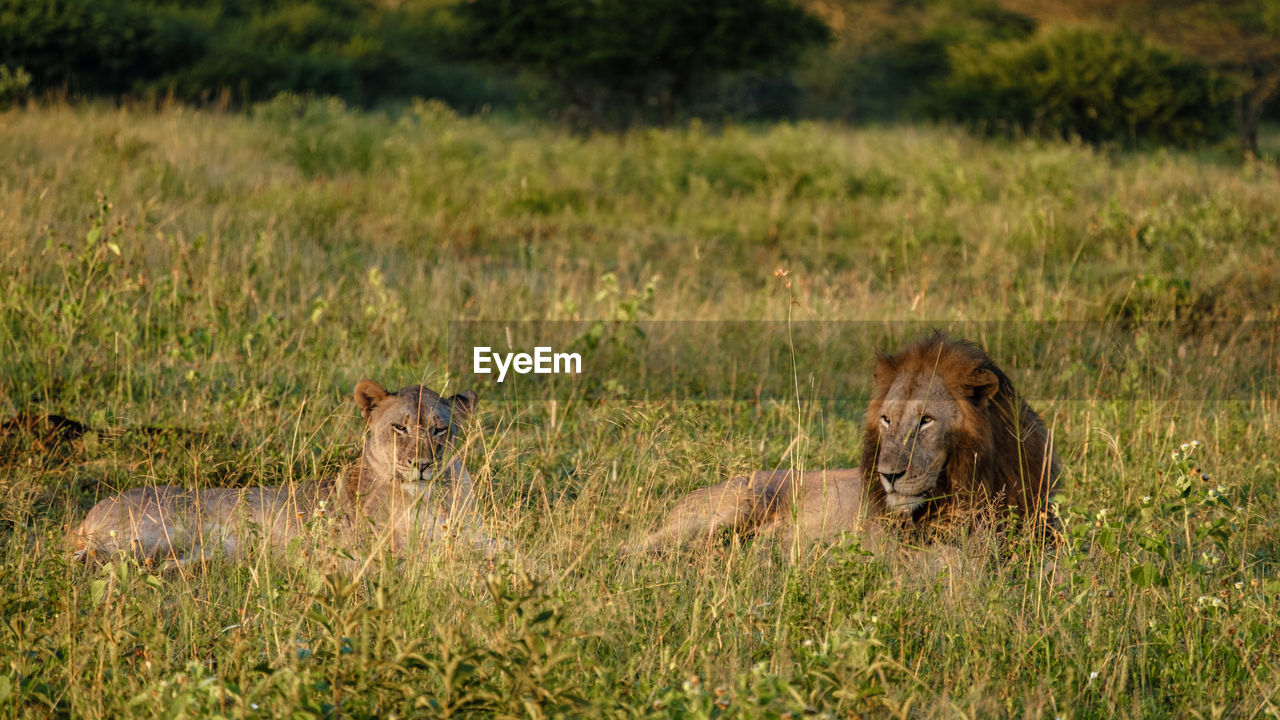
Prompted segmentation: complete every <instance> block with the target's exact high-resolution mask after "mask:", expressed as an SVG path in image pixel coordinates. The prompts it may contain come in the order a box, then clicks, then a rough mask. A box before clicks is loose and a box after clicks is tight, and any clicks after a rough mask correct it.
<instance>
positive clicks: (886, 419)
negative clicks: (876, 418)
mask: <svg viewBox="0 0 1280 720" xmlns="http://www.w3.org/2000/svg"><path fill="white" fill-rule="evenodd" d="M880 422H882V423H884V426H885V427H889V416H888V415H881V416H880Z"/></svg>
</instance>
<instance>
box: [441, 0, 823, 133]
mask: <svg viewBox="0 0 1280 720" xmlns="http://www.w3.org/2000/svg"><path fill="white" fill-rule="evenodd" d="M458 14H459V17H460V20H461V24H462V28H463V35H464V37H465V39H466V42H467V44H468V46H469V48H470V50H471V52H472V53H473V54H474V55H475V56H477V57H480V58H484V59H488V60H494V61H498V62H501V63H506V64H512V65H518V66H524V67H527V68H530V69H533V70H536V71H538V72H540V73H543V74H545V75H546V76H547V77H549V78H550V79H551V80H552V81H553V82H554V83H555V84H556V86H557V87H558V88H559V90H560V91H561V92H562V93H563V95H564V96H565V98H566V99H567V100H568V101H569V102H570V103H572V104H573V105H574V106H576V107H577V108H578V109H579V110H582V111H585V112H586V115H587V119H589V120H591V121H593V122H598V121H600V120H601V119H604V116H605V115H613V118H614V119H622V118H620V117H619V111H621V113H622V114H626V115H631V116H632V117H634V114H635V113H636V112H642V111H643V109H644V108H645V107H649V106H654V105H656V106H658V107H659V108H660V109H661V110H662V112H663V115H664V118H665V119H670V118H671V115H672V112H673V111H674V109H675V108H676V107H687V106H688V103H689V101H690V100H691V98H692V97H693V95H694V93H695V92H696V90H697V89H698V86H699V84H700V83H702V82H704V81H706V80H710V79H712V78H714V77H715V76H717V75H721V74H723V73H728V72H733V71H739V70H750V69H771V68H786V67H791V66H793V65H794V64H795V63H796V62H797V61H798V60H799V58H800V55H801V53H802V52H803V51H804V50H805V49H806V48H808V47H810V46H813V45H817V44H822V43H825V42H826V41H827V40H828V37H829V31H828V30H827V27H826V26H825V25H824V24H823V23H822V21H821V20H819V19H818V18H816V17H814V16H813V15H810V14H809V13H808V12H806V11H805V10H804V9H802V8H800V7H798V6H797V5H795V4H793V3H792V2H789V0H701V1H700V2H686V1H685V0H469V1H468V2H465V3H462V4H461V5H460V6H459V7H458ZM619 103H622V104H623V105H625V106H626V107H620V106H619ZM627 119H630V118H627Z"/></svg>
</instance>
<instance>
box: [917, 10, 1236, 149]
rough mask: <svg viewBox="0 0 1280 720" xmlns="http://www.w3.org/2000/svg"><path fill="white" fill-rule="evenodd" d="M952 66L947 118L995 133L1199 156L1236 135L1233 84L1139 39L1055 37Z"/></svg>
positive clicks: (965, 53)
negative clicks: (1198, 151)
mask: <svg viewBox="0 0 1280 720" xmlns="http://www.w3.org/2000/svg"><path fill="white" fill-rule="evenodd" d="M951 63H952V72H951V74H950V76H949V77H948V78H947V79H945V80H944V81H942V83H940V86H939V93H938V95H937V98H936V103H937V106H936V110H937V112H938V114H939V115H940V116H942V117H948V118H954V119H959V120H961V121H964V122H967V123H969V124H971V125H974V126H975V127H978V128H980V129H984V130H987V131H996V132H1019V133H1028V134H1032V135H1042V136H1054V137H1078V138H1080V139H1082V140H1085V141H1087V142H1090V143H1095V144H1096V143H1104V142H1118V143H1120V144H1122V145H1127V146H1133V145H1143V144H1158V145H1165V144H1172V145H1180V146H1192V145H1196V144H1199V143H1201V142H1203V141H1205V140H1210V139H1216V138H1219V137H1221V136H1222V135H1223V134H1224V133H1225V132H1226V131H1227V130H1228V129H1229V127H1230V116H1229V111H1228V105H1227V103H1228V101H1229V100H1230V98H1231V97H1232V93H1231V88H1230V86H1229V84H1228V83H1227V82H1226V81H1225V80H1224V79H1221V78H1219V77H1216V76H1215V75H1214V74H1213V73H1211V72H1210V71H1209V70H1208V69H1207V68H1205V67H1204V66H1203V65H1201V64H1199V63H1197V62H1194V61H1191V60H1187V59H1184V58H1181V57H1179V56H1177V55H1174V54H1173V53H1171V52H1169V51H1167V50H1163V49H1161V48H1158V47H1154V46H1152V45H1149V44H1147V43H1145V42H1144V41H1143V40H1141V39H1140V38H1138V37H1136V36H1133V35H1129V34H1124V33H1119V32H1112V31H1099V30H1089V29H1053V30H1048V31H1045V32H1042V33H1040V34H1038V35H1036V36H1034V37H1032V38H1029V39H1027V40H1020V41H1012V42H1006V43H998V44H995V45H992V46H989V47H986V48H981V49H963V50H956V51H954V52H953V53H952V57H951Z"/></svg>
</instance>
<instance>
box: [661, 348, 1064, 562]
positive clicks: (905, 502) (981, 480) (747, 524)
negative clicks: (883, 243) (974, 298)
mask: <svg viewBox="0 0 1280 720" xmlns="http://www.w3.org/2000/svg"><path fill="white" fill-rule="evenodd" d="M862 444H863V450H862V466H861V468H859V469H828V470H812V471H808V472H805V473H801V474H798V475H797V474H795V473H792V472H789V471H776V472H758V473H754V474H753V475H749V476H744V477H738V478H733V479H731V480H728V481H725V482H723V483H720V484H718V485H713V486H711V487H707V488H702V489H699V490H695V491H694V492H692V493H690V494H689V495H687V496H685V497H683V498H681V499H680V500H679V501H678V502H677V503H676V506H675V508H674V509H673V510H672V512H671V514H670V515H669V517H668V518H667V519H666V520H665V521H664V523H663V524H662V526H661V527H659V528H658V529H657V530H656V531H654V532H653V533H651V534H650V535H649V536H648V537H647V538H646V539H645V540H644V541H642V542H641V543H640V544H639V545H637V546H636V549H638V550H642V551H647V550H658V549H662V548H666V547H670V546H673V545H677V544H681V543H685V542H689V541H691V540H695V539H698V538H709V537H712V536H714V535H716V534H717V533H718V532H719V531H720V530H722V529H729V530H732V531H734V532H737V533H742V534H746V535H752V534H774V533H777V532H779V531H788V530H790V531H793V532H794V533H795V534H796V536H798V537H799V538H800V539H801V540H804V541H813V540H824V539H829V538H832V537H835V536H838V535H839V534H840V533H842V532H860V531H863V530H865V529H866V528H867V525H868V524H867V521H868V520H869V519H872V518H879V517H884V516H889V517H898V518H901V519H904V520H906V521H908V522H916V523H929V522H934V521H936V519H937V518H939V517H941V516H943V515H949V514H951V511H953V510H957V509H958V510H961V511H962V512H963V511H974V512H978V511H985V510H991V509H997V510H998V509H999V508H1002V507H1004V506H1009V507H1012V508H1013V509H1014V510H1015V511H1017V512H1018V513H1020V514H1021V515H1023V516H1024V517H1028V518H1031V519H1033V520H1034V521H1036V522H1034V525H1035V526H1036V527H1037V528H1040V529H1041V530H1043V529H1044V528H1048V527H1052V526H1053V524H1054V519H1053V517H1052V514H1051V513H1050V511H1049V506H1048V499H1049V497H1050V495H1051V494H1052V492H1053V490H1054V488H1055V487H1056V483H1057V477H1058V464H1057V458H1056V456H1055V455H1054V453H1053V447H1052V440H1051V438H1050V436H1049V433H1048V431H1047V430H1046V428H1045V426H1044V424H1043V423H1042V422H1041V421H1040V418H1039V417H1037V416H1036V414H1035V413H1034V412H1033V411H1032V410H1031V408H1029V407H1028V406H1027V405H1026V403H1024V402H1023V401H1022V400H1021V398H1019V397H1018V395H1017V394H1016V393H1015V391H1014V390H1013V387H1012V385H1011V384H1010V383H1009V379H1008V378H1007V377H1006V376H1005V375H1004V373H1003V372H1001V371H1000V369H999V368H997V367H996V365H995V363H994V362H993V361H992V360H991V358H989V357H987V356H986V354H985V353H983V352H982V351H981V350H980V349H978V348H977V347H976V346H974V345H971V344H968V343H962V342H955V341H951V340H948V339H946V338H945V337H942V336H940V335H939V336H934V337H931V338H928V339H926V340H922V341H920V342H917V343H915V344H913V345H911V346H909V347H907V348H906V349H905V350H903V351H902V352H900V353H897V354H894V355H881V356H880V357H879V358H877V361H876V367H875V384H874V388H873V391H872V397H871V402H870V404H869V405H868V407H867V414H866V423H865V427H864V433H863V440H862Z"/></svg>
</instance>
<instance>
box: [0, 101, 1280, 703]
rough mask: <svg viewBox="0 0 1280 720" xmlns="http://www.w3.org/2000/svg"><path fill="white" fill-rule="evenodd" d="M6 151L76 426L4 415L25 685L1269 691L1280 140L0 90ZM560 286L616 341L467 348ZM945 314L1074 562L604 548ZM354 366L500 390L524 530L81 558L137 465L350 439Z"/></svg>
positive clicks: (54, 362) (9, 698)
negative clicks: (543, 373)
mask: <svg viewBox="0 0 1280 720" xmlns="http://www.w3.org/2000/svg"><path fill="white" fill-rule="evenodd" d="M0 159H2V162H0V283H2V288H0V317H2V318H3V319H2V321H0V364H2V366H3V374H2V376H0V391H2V394H0V406H2V407H0V415H2V416H3V417H4V418H19V419H21V418H24V417H29V416H30V415H31V414H35V415H39V414H43V413H58V414H61V415H64V416H67V417H69V418H72V419H74V420H77V421H80V422H83V423H85V424H87V425H89V426H90V427H92V428H94V430H93V431H90V432H88V433H86V434H84V435H83V436H81V437H78V438H74V439H69V440H65V441H62V440H60V439H59V438H58V437H57V436H56V434H52V433H49V432H45V431H44V430H42V429H41V428H39V427H36V428H30V427H28V426H27V425H26V424H25V423H24V422H19V421H17V420H15V421H11V422H8V423H7V424H6V425H5V434H4V436H3V437H0V443H3V445H0V452H2V454H0V464H2V470H0V608H2V609H3V610H2V612H0V619H2V621H3V622H2V623H0V716H4V717H85V718H97V717H133V716H136V717H153V716H168V717H177V716H187V717H194V716H212V715H222V716H228V717H242V716H245V717H258V716H290V717H308V716H342V717H361V716H374V715H378V716H392V715H400V716H437V715H438V716H448V715H467V714H473V715H482V716H488V715H511V716H529V717H541V716H554V715H566V716H616V717H633V716H652V717H667V716H672V717H711V716H719V717H783V716H788V715H789V716H791V717H801V716H805V715H808V714H818V715H825V716H837V717H845V716H859V715H867V716H883V717H922V718H923V717H957V716H963V717H993V716H1017V717H1117V716H1118V717H1162V716H1169V715H1173V716H1178V717H1218V716H1224V715H1225V716H1229V717H1246V718H1247V717H1255V716H1260V715H1263V716H1265V715H1273V716H1274V715H1276V714H1277V705H1280V647H1278V645H1277V644H1278V643H1280V617H1277V615H1278V611H1277V608H1278V607H1280V604H1278V603H1277V595H1278V594H1280V580H1277V578H1276V573H1277V569H1278V567H1280V541H1278V540H1277V538H1280V520H1278V519H1277V518H1278V517H1280V512H1278V511H1280V497H1278V496H1277V480H1278V478H1277V474H1278V469H1280V462H1278V460H1277V449H1276V437H1277V435H1278V434H1280V397H1278V396H1277V383H1276V380H1277V374H1278V373H1280V367H1277V359H1278V358H1280V348H1277V346H1276V343H1277V340H1280V338H1278V337H1277V329H1276V328H1277V323H1278V322H1280V310H1278V308H1280V279H1278V278H1280V259H1277V255H1276V251H1275V238H1276V237H1277V234H1278V231H1280V173H1277V170H1276V168H1275V167H1274V166H1273V165H1271V164H1268V163H1238V162H1234V161H1230V160H1226V159H1222V158H1218V157H1216V156H1202V157H1201V156H1195V155H1189V154H1172V153H1170V154H1166V153H1156V154H1115V153H1109V152H1106V151H1099V150H1094V149H1090V148H1087V147H1082V146H1077V145H1071V144H1053V143H1039V142H1030V141H1027V142H1020V141H1001V142H991V141H983V140H978V139H974V138H972V137H970V136H968V135H966V134H964V133H961V132H959V131H954V130H949V129H943V128H928V127H903V128H891V129H874V128H873V129H848V128H844V127H840V126H828V125H821V124H802V125H779V126H770V127H759V128H743V127H726V128H717V129H710V128H700V127H692V128H687V129H677V130H651V131H635V132H632V133H629V134H625V135H621V136H616V135H606V136H579V135H570V134H565V133H561V132H559V131H556V130H554V129H549V128H546V127H544V126H539V125H536V124H528V123H524V122H519V121H511V120H504V119H498V118H458V117H455V116H453V115H452V114H451V113H449V112H448V111H447V110H444V109H443V108H441V107H437V106H432V105H419V106H415V107H414V108H412V109H411V110H410V111H408V112H406V113H405V114H404V115H403V116H401V117H398V118H388V117H385V116H380V115H366V114H360V113H355V112H350V111H347V110H344V109H342V108H341V107H339V106H337V105H333V104H328V103H324V102H312V103H303V102H301V101H294V100H290V99H283V100H278V101H276V102H274V103H271V104H269V105H267V106H263V107H260V108H258V109H257V110H256V111H255V112H254V113H253V114H251V115H247V116H246V115H224V114H218V113H213V112H197V111H192V110H187V109H180V108H170V109H165V110H161V111H136V110H129V109H116V108H107V107H101V106H88V107H67V106H52V107H45V108H37V109H26V110H15V111H10V112H8V113H5V114H3V115H0ZM779 269H786V270H787V271H789V273H788V274H786V275H785V276H780V275H781V273H775V271H777V270H779ZM535 319H537V320H547V319H549V320H556V321H560V320H564V321H575V322H574V323H570V324H566V325H562V326H556V327H558V328H560V330H561V331H562V332H563V331H564V329H565V328H569V329H570V330H569V332H570V334H571V335H572V337H571V341H572V343H573V344H574V345H575V346H576V347H581V348H583V349H584V352H585V353H586V354H587V356H588V359H590V358H593V357H594V358H595V360H594V361H592V364H591V366H590V367H589V372H586V373H584V375H583V376H582V377H580V378H576V379H563V378H562V379H559V380H555V381H547V380H545V379H541V380H535V379H532V378H515V379H509V380H508V381H507V382H506V383H504V384H503V386H497V385H496V384H494V383H493V381H492V379H486V378H481V379H479V381H478V380H477V379H476V378H474V377H471V376H470V373H469V372H468V371H469V360H470V358H469V354H468V353H469V352H470V347H469V346H467V347H463V348H461V350H459V348H458V347H456V345H457V344H458V342H452V343H451V341H450V338H454V339H455V341H456V340H457V339H458V338H460V337H466V335H467V333H468V332H470V331H471V330H472V329H474V328H475V327H480V328H486V327H497V326H490V325H485V324H483V323H481V324H478V325H469V324H466V323H465V321H528V320H535ZM730 320H732V321H748V322H739V323H734V324H725V323H722V322H720V321H730ZM668 321H702V322H698V323H674V322H668ZM764 321H769V322H764ZM788 321H789V322H788ZM514 324H516V323H507V324H505V325H501V326H502V327H510V326H511V325H514ZM518 327H529V326H528V325H519V326H518ZM933 327H939V328H942V329H947V330H950V331H952V332H953V333H955V334H957V335H961V336H966V337H970V338H972V339H974V340H977V341H979V342H981V343H983V344H984V345H985V346H987V347H988V349H989V350H990V352H991V354H992V355H993V356H994V357H996V359H997V361H998V362H1000V364H1001V365H1002V366H1004V368H1005V369H1006V370H1007V371H1008V372H1009V374H1010V375H1011V377H1012V378H1013V380H1014V382H1015V384H1016V385H1018V387H1019V388H1020V389H1021V390H1022V391H1023V392H1024V394H1025V395H1026V396H1027V397H1028V398H1029V399H1030V400H1031V402H1032V404H1033V405H1034V406H1035V407H1036V408H1037V410H1039V412H1040V414H1041V415H1042V417H1044V418H1045V421H1046V423H1047V424H1048V425H1050V426H1051V427H1052V429H1053V432H1054V434H1055V437H1056V441H1057V447H1058V450H1059V453H1060V455H1061V457H1062V460H1063V467H1064V476H1063V481H1062V488H1061V494H1060V496H1059V503H1060V507H1061V513H1062V516H1063V518H1064V524H1065V535H1064V539H1063V541H1062V542H1061V543H1060V545H1059V547H1058V548H1057V549H1056V550H1053V551H1050V552H1047V553H1046V552H1045V551H1043V550H1041V549H1038V548H1035V547H1030V546H1028V545H1026V544H1025V543H1021V542H1019V540H1018V538H1017V537H1016V536H1015V537H1010V538H1008V539H1006V540H1004V541H1003V542H997V541H993V540H992V539H990V538H967V539H966V538H957V539H956V540H955V542H948V543H942V544H935V545H928V546H923V547H907V546H899V547H890V548H888V549H886V550H884V551H882V552H878V553H876V554H874V555H869V554H866V553H864V552H863V551H862V550H861V549H860V548H859V546H858V544H857V541H856V539H849V540H848V541H846V542H845V543H843V544H840V545H837V546H835V547H832V548H818V549H805V548H794V547H790V546H783V547H777V546H772V547H771V546H763V545H762V544H756V545H753V544H750V543H742V542H739V541H738V540H736V539H732V538H729V539H727V544H726V545H724V546H720V545H714V546H712V547H709V548H700V549H696V550H694V551H691V552H686V553H677V554H672V555H668V556H665V557H661V558H642V559H635V558H628V557H625V556H624V555H623V554H622V553H621V552H620V548H621V546H622V545H623V544H624V543H625V542H626V541H627V540H628V539H631V538H634V537H635V535H636V534H637V533H640V532H643V531H644V530H645V529H646V528H648V527H649V526H650V523H651V522H652V518H654V517H655V515H656V514H657V513H660V512H662V511H663V510H664V509H665V508H667V507H669V505H670V501H671V498H672V495H673V494H674V493H678V492H683V491H686V490H688V489H691V488H694V487H698V486H701V485H703V484H706V483H709V482H712V481H714V480H717V479H722V478H725V477H728V476H729V475H731V474H734V473H739V472H744V471H747V470H750V469H753V468H760V467H780V466H790V465H798V466H804V467H815V466H818V465H822V464H827V465H843V466H848V465H851V464H854V463H856V462H857V460H858V449H857V448H858V434H859V430H858V428H859V425H860V422H861V416H860V407H861V403H862V402H863V401H864V400H865V397H866V393H867V391H868V385H869V372H868V368H869V365H870V361H871V358H872V353H873V351H874V348H875V347H877V346H885V347H892V346H893V345H894V344H896V343H898V342H900V341H902V340H904V339H907V338H909V337H911V336H913V335H916V334H919V333H921V332H925V331H927V330H928V329H930V328H933ZM726 328H728V329H726ZM752 328H759V332H758V335H757V334H756V333H755V332H754V331H753V330H752ZM641 331H643V333H644V334H643V335H642V334H641ZM659 344H660V345H661V346H660V347H659ZM667 348H671V349H672V350H671V352H670V354H669V355H667V356H666V357H667V359H666V360H665V361H664V360H662V357H663V355H662V353H663V350H665V349H667ZM673 357H674V358H675V362H674V363H672V362H671V358H673ZM649 362H667V363H668V365H667V366H666V371H665V372H655V373H653V374H652V375H647V374H645V373H641V372H637V370H636V365H637V363H649ZM739 362H741V365H740V366H739V365H737V363H739ZM759 363H767V364H766V365H761V364H759ZM735 367H736V368H737V369H730V370H726V368H735ZM362 377H372V378H375V379H378V380H380V381H382V382H383V383H385V384H388V385H402V384H408V383H411V382H418V381H426V382H427V383H429V384H431V385H432V386H433V387H437V388H438V389H439V388H440V387H441V386H448V387H449V388H450V389H458V388H460V387H461V386H462V385H467V386H475V387H476V389H477V390H479V392H480V394H481V405H480V412H479V414H478V417H477V418H476V422H475V426H474V427H473V429H472V433H471V437H472V442H471V443H470V444H469V446H468V453H469V456H470V462H469V465H470V466H471V469H472V473H473V475H474V476H475V477H476V479H477V482H478V485H479V487H480V490H481V507H482V508H483V509H482V512H483V514H484V516H485V521H486V522H487V523H488V524H489V525H490V527H491V528H492V530H493V532H494V533H495V534H499V535H501V536H503V537H505V538H507V539H509V540H510V542H511V544H512V546H513V548H515V551H514V552H513V553H510V555H512V556H513V557H507V556H506V555H503V556H500V557H498V558H496V559H495V560H494V561H493V562H492V563H490V562H488V561H486V560H484V559H483V558H477V557H475V556H474V555H472V554H470V553H468V552H467V551H465V550H463V549H459V548H441V549H440V550H439V552H436V553H433V554H430V555H429V556H428V557H427V558H426V559H424V560H421V561H417V560H415V561H412V562H406V563H398V562H396V561H395V560H394V559H392V558H385V559H384V561H383V562H380V563H376V564H374V565H373V566H372V569H371V570H370V571H369V572H368V573H366V574H364V575H361V576H359V577H355V578H352V577H350V576H342V575H327V574H325V573H324V572H323V571H322V570H320V569H318V568H317V567H315V566H314V565H310V564H308V563H306V562H296V563H295V562H286V561H283V560H281V559H278V558H273V557H270V556H261V557H257V558H255V559H253V560H252V561H250V562H246V563H243V564H239V565H230V564H226V563H213V564H210V565H208V566H204V567H197V568H195V569H194V570H192V571H190V572H185V573H167V574H156V573H152V572H147V571H144V570H142V569H140V568H138V567H137V566H136V565H135V564H132V563H130V562H127V561H124V560H120V561H116V562H112V563H108V564H107V565H105V566H104V567H101V568H86V567H82V566H79V565H76V564H74V563H71V562H70V561H69V560H68V556H67V554H66V552H65V546H64V541H63V537H64V533H65V528H66V527H67V525H68V524H69V523H71V522H74V521H77V520H78V519H79V518H80V517H81V516H82V515H83V513H84V512H85V511H86V510H87V509H88V507H89V506H90V505H91V504H92V503H93V502H94V501H95V499H97V498H100V497H102V496H103V495H105V494H107V493H110V492H114V491H115V490H117V489H120V488H125V487H131V486H136V485H140V484H144V483H175V484H180V485H188V486H191V485H201V484H218V485H245V484H253V483H269V484H274V483H280V482H288V481H291V480H298V479H305V478H311V477H316V476H319V475H322V474H325V473H329V472H333V471H335V470H336V469H337V468H339V467H340V466H341V465H342V463H343V462H345V461H349V460H350V459H352V458H353V457H354V456H355V455H356V453H357V452H358V447H359V439H360V433H361V423H360V418H359V413H358V412H357V410H356V409H355V407H354V405H353V403H352V402H351V401H350V399H349V395H350V390H351V388H352V387H353V386H354V384H355V383H356V381H358V380H359V379H360V378H362ZM1192 441H1195V442H1194V443H1193V442H1192ZM1184 443H1186V444H1187V445H1186V447H1185V448H1183V447H1181V446H1182V445H1183V444H1184ZM530 578H532V579H530Z"/></svg>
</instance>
